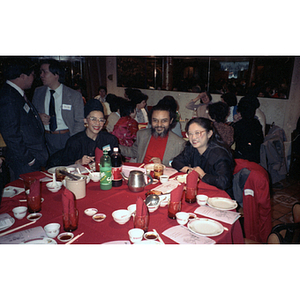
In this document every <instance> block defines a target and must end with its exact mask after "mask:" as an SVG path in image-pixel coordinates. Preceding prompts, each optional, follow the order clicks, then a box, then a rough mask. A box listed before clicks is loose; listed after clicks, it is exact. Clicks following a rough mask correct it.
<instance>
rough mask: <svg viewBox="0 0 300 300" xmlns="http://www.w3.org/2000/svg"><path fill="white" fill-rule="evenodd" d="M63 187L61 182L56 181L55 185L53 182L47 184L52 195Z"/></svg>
mask: <svg viewBox="0 0 300 300" xmlns="http://www.w3.org/2000/svg"><path fill="white" fill-rule="evenodd" d="M62 185H63V184H62V182H60V181H56V182H55V183H54V182H52V181H51V182H48V183H46V187H47V189H48V190H49V191H50V192H52V193H56V192H58V191H59V190H60V189H61V187H62Z"/></svg>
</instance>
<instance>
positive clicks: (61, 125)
mask: <svg viewBox="0 0 300 300" xmlns="http://www.w3.org/2000/svg"><path fill="white" fill-rule="evenodd" d="M50 90H51V89H50V88H49V87H48V89H47V91H46V96H45V114H47V115H49V104H50ZM62 93H63V84H60V85H59V87H58V88H57V89H56V90H55V93H54V94H53V97H54V101H55V114H56V122H57V128H56V130H64V129H68V126H67V125H66V123H65V122H64V120H63V117H62V113H61V112H62ZM45 130H50V128H49V125H45Z"/></svg>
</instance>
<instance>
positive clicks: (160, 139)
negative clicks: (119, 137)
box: [120, 104, 185, 166]
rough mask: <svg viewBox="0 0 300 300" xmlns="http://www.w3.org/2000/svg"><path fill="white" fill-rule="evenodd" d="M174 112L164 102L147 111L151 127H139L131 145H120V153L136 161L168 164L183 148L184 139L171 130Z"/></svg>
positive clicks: (174, 116)
mask: <svg viewBox="0 0 300 300" xmlns="http://www.w3.org/2000/svg"><path fill="white" fill-rule="evenodd" d="M175 118H176V114H175V112H174V111H173V110H172V109H171V108H170V107H169V106H167V105H165V104H158V105H156V106H154V107H153V108H152V110H151V111H150V113H149V120H150V124H151V128H145V129H141V130H139V131H138V132H137V138H136V141H135V143H134V144H133V146H132V147H126V146H122V145H120V150H121V153H122V155H124V156H127V157H132V158H136V162H138V163H145V164H148V163H163V164H164V165H166V166H169V165H170V163H171V162H172V160H173V158H174V157H175V156H177V155H178V154H179V153H181V151H182V150H183V149H184V146H185V141H184V139H182V138H180V137H179V136H178V135H176V134H175V133H173V132H172V131H171V128H170V125H171V124H172V122H173V120H174V119H175Z"/></svg>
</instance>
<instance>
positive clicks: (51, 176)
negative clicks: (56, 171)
mask: <svg viewBox="0 0 300 300" xmlns="http://www.w3.org/2000/svg"><path fill="white" fill-rule="evenodd" d="M40 172H41V173H43V174H44V175H46V176H48V177H50V178H53V175H50V174H48V173H46V172H43V171H40Z"/></svg>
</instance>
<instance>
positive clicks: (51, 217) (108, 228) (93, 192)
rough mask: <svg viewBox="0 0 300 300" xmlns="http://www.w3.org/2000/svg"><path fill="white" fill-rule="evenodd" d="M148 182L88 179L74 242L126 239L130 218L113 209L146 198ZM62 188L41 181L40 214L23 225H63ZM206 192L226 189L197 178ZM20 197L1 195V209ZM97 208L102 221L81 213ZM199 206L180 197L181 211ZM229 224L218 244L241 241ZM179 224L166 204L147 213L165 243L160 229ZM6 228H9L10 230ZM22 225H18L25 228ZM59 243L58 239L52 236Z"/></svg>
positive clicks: (4, 210) (237, 227)
mask: <svg viewBox="0 0 300 300" xmlns="http://www.w3.org/2000/svg"><path fill="white" fill-rule="evenodd" d="M9 185H12V186H18V187H23V182H22V180H16V181H14V182H11V183H10V184H9ZM157 185H158V184H156V185H154V184H152V185H149V186H147V187H145V190H144V191H143V192H140V193H133V192H130V191H129V190H128V187H127V185H126V183H125V182H123V185H122V186H120V187H116V188H112V189H111V190H108V191H103V190H100V183H99V182H97V183H95V182H92V181H91V182H90V183H88V185H87V191H86V197H84V198H82V199H79V200H76V207H77V209H78V210H79V225H78V229H77V230H76V231H75V232H74V235H75V236H76V235H78V234H81V233H82V232H84V235H83V236H81V237H80V238H79V239H78V240H76V241H75V242H74V244H101V243H105V242H109V241H118V240H128V241H129V237H128V230H129V229H131V228H133V220H132V218H131V219H130V220H129V221H128V222H127V223H126V224H124V225H120V224H118V223H116V222H115V221H114V220H113V217H112V212H113V211H115V210H117V209H126V208H127V207H128V206H129V205H130V204H134V203H136V199H137V197H138V196H141V197H142V198H143V199H145V193H146V192H147V191H148V190H150V189H153V188H154V187H155V186H157ZM61 193H62V192H61V190H60V191H59V192H57V193H52V192H50V191H48V189H47V188H46V183H44V182H43V183H42V197H43V198H44V202H43V203H42V210H41V211H40V212H41V213H42V215H43V216H42V218H41V219H39V220H38V221H36V223H35V224H34V225H33V226H28V227H26V228H24V229H29V228H31V227H35V226H42V227H44V226H45V225H47V224H48V223H52V222H56V223H59V224H60V225H61V231H60V232H63V226H62V203H61ZM200 193H201V194H206V195H207V196H209V197H228V195H227V194H226V192H224V191H222V190H219V189H217V188H215V187H213V186H210V185H208V184H205V183H203V182H200V183H199V185H198V194H200ZM20 199H25V193H24V192H23V193H21V194H19V195H17V196H15V197H13V198H3V199H2V204H1V207H0V213H8V214H10V215H11V216H13V213H12V209H13V208H14V207H16V206H19V205H26V202H25V203H24V202H20V201H19V200H20ZM92 207H94V208H97V209H98V212H101V213H104V214H106V219H105V220H104V221H103V222H99V223H98V222H95V221H94V220H93V219H92V217H89V216H87V215H86V214H85V213H84V210H85V209H86V208H92ZM197 207H198V204H197V203H195V204H188V203H186V202H185V201H182V211H186V212H194V211H195V209H196V208H197ZM27 222H28V220H27V219H26V218H23V219H22V220H18V219H16V221H15V224H14V225H13V226H12V227H10V228H9V229H13V228H15V227H18V226H21V225H23V224H25V223H27ZM220 223H222V222H220ZM222 224H223V225H224V226H225V227H227V228H228V231H224V232H223V233H222V234H221V235H219V236H217V237H213V239H214V240H215V241H216V243H218V244H232V243H244V239H243V235H242V230H241V226H240V223H239V221H236V222H235V223H234V224H233V225H230V224H226V223H222ZM176 225H178V223H177V221H176V220H172V219H170V218H168V207H167V206H166V207H159V208H158V209H157V210H156V211H155V212H153V213H150V221H149V229H148V230H152V229H156V231H157V232H158V233H159V234H160V236H161V238H162V239H163V241H164V242H165V243H166V244H175V242H174V241H173V240H171V239H169V238H167V237H165V236H164V235H163V234H162V232H163V231H164V230H166V229H168V228H170V227H172V226H176ZM9 229H8V230H9ZM24 229H20V231H21V230H24ZM55 240H56V241H57V243H58V244H60V243H61V242H60V241H59V240H58V239H57V238H55Z"/></svg>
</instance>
